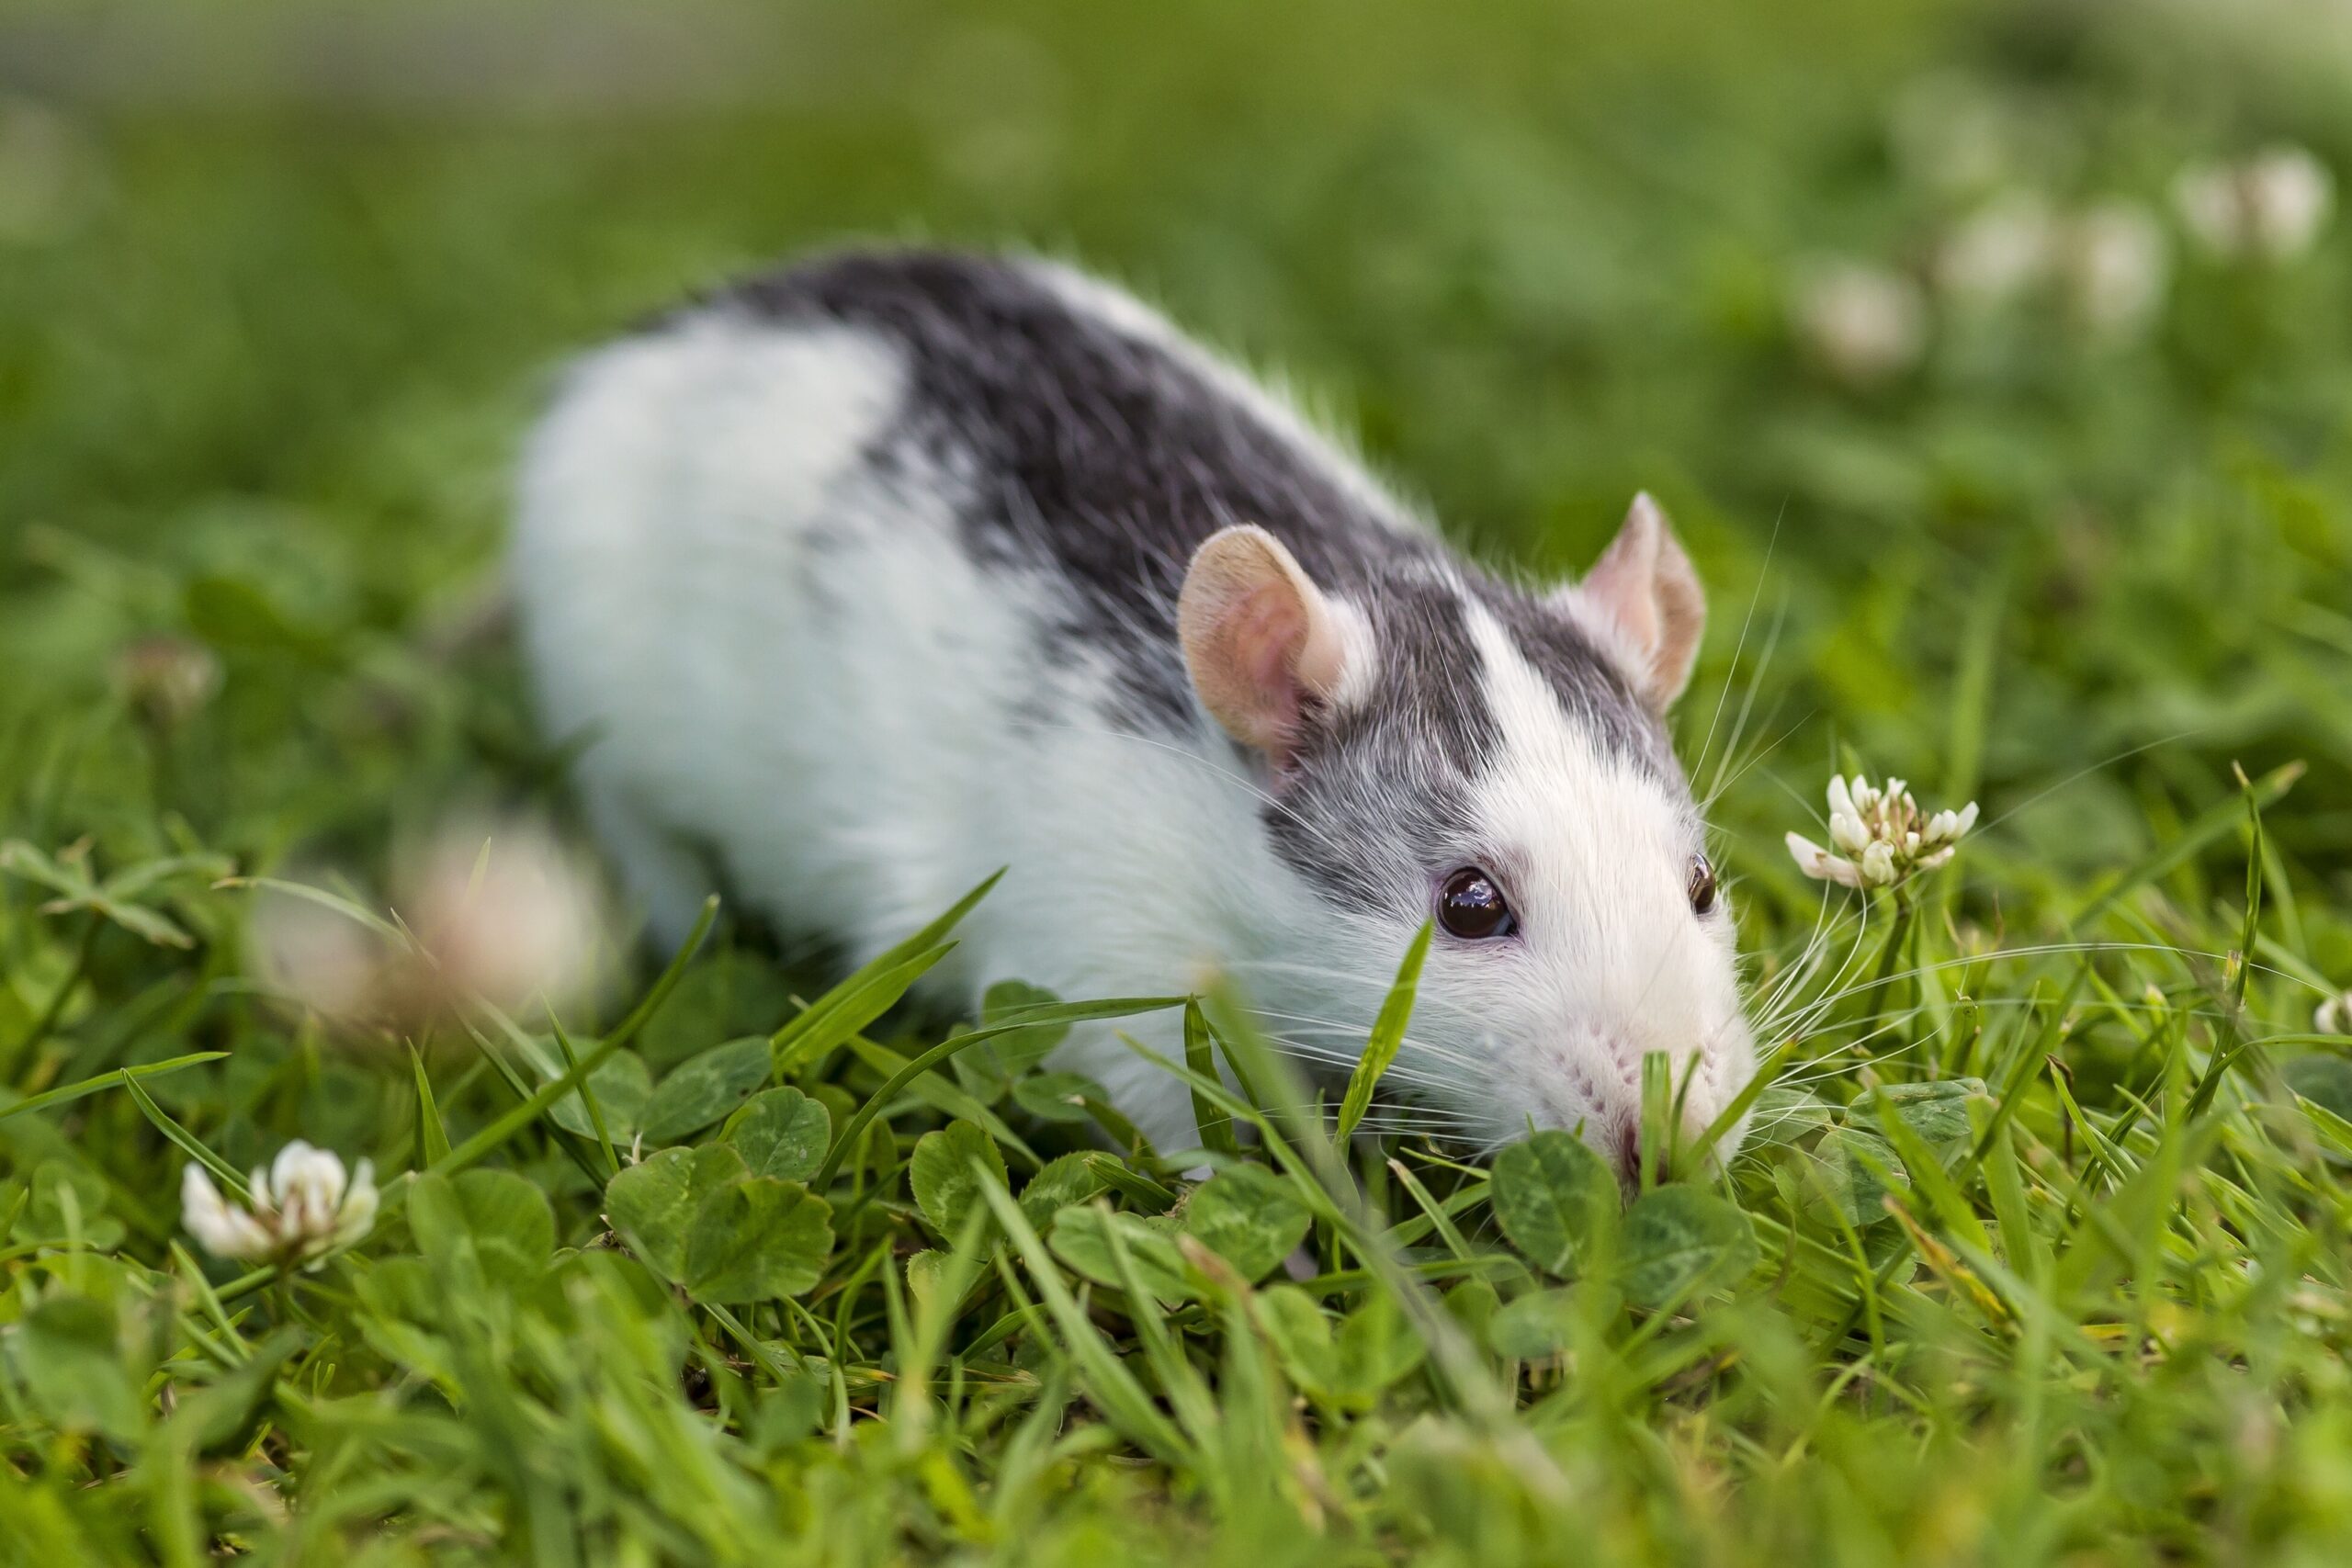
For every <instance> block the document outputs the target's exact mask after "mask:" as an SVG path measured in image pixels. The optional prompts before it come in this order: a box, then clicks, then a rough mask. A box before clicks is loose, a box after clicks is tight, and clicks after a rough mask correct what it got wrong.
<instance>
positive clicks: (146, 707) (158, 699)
mask: <svg viewBox="0 0 2352 1568" xmlns="http://www.w3.org/2000/svg"><path fill="white" fill-rule="evenodd" d="M114 678H115V685H116V688H117V689H118V690H119V691H120V692H121V693H122V694H123V697H124V700H126V701H127V702H129V703H130V705H131V706H132V707H133V708H134V709H136V710H137V712H138V714H139V716H141V718H143V719H145V720H146V721H147V722H148V723H150V724H152V725H154V726H156V727H157V728H163V729H172V728H177V727H178V726H179V725H180V724H182V723H183V722H185V721H186V720H187V718H189V717H190V716H193V715H194V714H195V713H196V712H197V711H198V709H200V708H201V707H203V706H204V705H205V704H207V703H209V702H210V701H211V700H212V695H213V694H214V693H216V692H218V691H219V690H220V660H219V659H217V658H215V657H214V656H213V652H212V650H211V649H209V648H207V647H205V646H204V645H203V644H202V643H200V642H191V641H190V640H188V639H187V637H173V636H171V635H170V634H168V633H159V634H158V635H156V636H153V637H141V638H140V639H139V640H138V641H136V642H133V643H130V644H129V645H128V646H126V647H125V648H123V649H121V651H119V652H118V653H117V654H116V655H115V658H114Z"/></svg>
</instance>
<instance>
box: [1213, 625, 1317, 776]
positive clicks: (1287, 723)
mask: <svg viewBox="0 0 2352 1568" xmlns="http://www.w3.org/2000/svg"><path fill="white" fill-rule="evenodd" d="M1227 637H1228V639H1229V640H1228V643H1227V647H1228V648H1229V649H1231V651H1232V654H1233V670H1234V673H1235V674H1236V675H1237V676H1238V677H1239V678H1240V680H1241V681H1242V682H1244V683H1245V685H1246V688H1247V690H1248V691H1249V693H1250V727H1251V728H1252V729H1254V730H1255V731H1256V732H1257V733H1256V734H1254V735H1252V736H1251V737H1250V740H1251V741H1252V742H1253V743H1254V744H1256V745H1259V746H1262V747H1264V748H1265V749H1266V750H1268V751H1270V752H1274V753H1280V752H1281V751H1283V750H1284V748H1285V744H1286V743H1287V742H1288V740H1289V739H1290V738H1291V736H1292V734H1293V732H1294V730H1295V728H1296V726H1297V723H1298V711H1299V701H1298V676H1297V668H1296V667H1297V662H1298V651H1299V649H1300V648H1301V647H1302V646H1303V645H1304V644H1305V643H1306V607H1305V606H1304V605H1302V604H1299V602H1298V595H1297V594H1296V593H1295V592H1293V591H1292V589H1291V586H1290V584H1289V583H1287V582H1270V583H1267V584H1266V585H1265V586H1263V587H1261V588H1257V589H1253V590H1252V591H1251V592H1250V593H1249V595H1248V596H1247V597H1245V598H1244V599H1243V600H1242V602H1241V603H1240V604H1237V605H1235V606H1234V607H1233V610H1232V612H1231V619H1230V620H1229V621H1228V623H1227ZM1275 761H1276V764H1277V765H1279V764H1280V763H1281V761H1282V758H1281V757H1280V755H1276V757H1275Z"/></svg>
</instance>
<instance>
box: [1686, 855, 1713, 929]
mask: <svg viewBox="0 0 2352 1568" xmlns="http://www.w3.org/2000/svg"><path fill="white" fill-rule="evenodd" d="M1690 891H1691V913H1692V914H1694V915H1703V914H1705V913H1707V912H1708V911H1709V910H1710V909H1713V908H1714V907H1715V868H1714V867H1713V865H1712V864H1710V863H1709V862H1708V860H1707V857H1706V856H1704V855H1692V856H1691V889H1690Z"/></svg>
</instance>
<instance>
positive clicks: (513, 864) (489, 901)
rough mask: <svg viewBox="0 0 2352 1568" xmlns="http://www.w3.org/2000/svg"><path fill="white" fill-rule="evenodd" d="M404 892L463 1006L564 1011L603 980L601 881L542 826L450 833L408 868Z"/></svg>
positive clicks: (401, 878)
mask: <svg viewBox="0 0 2352 1568" xmlns="http://www.w3.org/2000/svg"><path fill="white" fill-rule="evenodd" d="M394 890H395V892H396V893H397V894H398V895H399V897H397V899H396V905H397V907H398V908H399V909H400V910H401V914H402V915H403V916H404V917H405V918H406V919H407V921H408V925H409V929H410V930H411V931H413V932H415V934H416V939H417V942H419V944H420V945H421V946H422V947H423V948H424V952H425V953H426V954H427V955H428V956H429V957H430V959H431V961H432V965H433V968H434V970H435V977H434V981H433V983H434V984H435V988H436V989H438V990H440V991H442V992H444V993H447V995H448V996H450V997H451V998H455V999H463V998H468V997H469V996H480V997H481V998H485V999H487V1000H488V1001H490V1002H492V1004H494V1005H495V1006H497V1007H500V1008H503V1009H508V1010H513V1009H515V1008H517V1007H520V1006H521V1005H523V1004H524V1003H526V1002H529V1001H531V1000H533V999H534V998H539V997H545V998H547V1000H548V1003H549V1004H551V1005H554V1006H558V1007H560V1006H562V1005H563V1004H565V1003H567V1002H570V1001H572V1000H575V999H577V998H579V997H580V996H581V995H582V994H583V993H584V992H585V991H586V990H587V988H588V987H589V985H590V983H591V982H592V981H593V980H594V973H595V963H596V958H597V954H598V953H599V952H600V950H601V946H602V940H603V936H604V931H605V918H604V901H603V899H602V897H600V895H599V893H598V889H597V885H596V881H595V878H594V876H593V875H592V874H590V873H589V872H588V870H587V869H586V868H585V867H584V866H583V865H582V863H580V861H579V860H578V859H577V858H576V857H574V856H572V855H571V854H570V853H568V852H566V851H565V850H564V848H563V846H562V845H561V844H560V843H558V842H557V841H556V840H555V837H554V835H553V834H551V833H549V832H548V831H547V829H544V828H541V827H539V826H538V825H537V824H536V823H533V822H529V821H514V822H508V823H504V824H502V825H498V826H494V827H483V828H477V829H467V828H452V829H447V830H445V831H443V832H442V833H441V834H439V835H438V836H437V837H436V838H435V840H433V841H432V842H431V843H430V844H428V845H426V846H425V847H424V850H423V852H421V853H420V854H418V855H417V856H416V857H415V858H414V859H413V860H412V861H410V862H408V863H406V864H404V865H403V866H401V868H400V869H399V871H398V873H397V874H396V881H395V889H394Z"/></svg>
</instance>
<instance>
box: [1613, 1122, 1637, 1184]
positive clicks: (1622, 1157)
mask: <svg viewBox="0 0 2352 1568" xmlns="http://www.w3.org/2000/svg"><path fill="white" fill-rule="evenodd" d="M1610 1143H1611V1155H1612V1156H1613V1157H1614V1159H1615V1162H1616V1166H1617V1179H1618V1180H1620V1181H1622V1182H1623V1183H1624V1184H1625V1186H1626V1189H1627V1190H1632V1189H1634V1188H1636V1187H1639V1186H1640V1185H1641V1184H1642V1130H1641V1128H1640V1127H1638V1126H1636V1125H1635V1124H1634V1123H1633V1122H1623V1123H1622V1124H1621V1125H1619V1127H1618V1128H1617V1132H1616V1135H1615V1136H1614V1137H1613V1138H1611V1140H1610Z"/></svg>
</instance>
